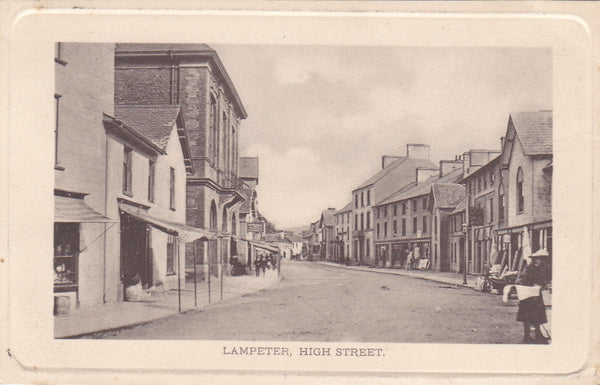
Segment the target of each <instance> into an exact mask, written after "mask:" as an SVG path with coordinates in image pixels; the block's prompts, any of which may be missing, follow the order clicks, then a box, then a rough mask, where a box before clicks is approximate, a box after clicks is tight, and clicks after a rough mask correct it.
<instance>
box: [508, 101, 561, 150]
mask: <svg viewBox="0 0 600 385" xmlns="http://www.w3.org/2000/svg"><path fill="white" fill-rule="evenodd" d="M510 120H511V121H512V124H513V126H514V128H515V130H516V131H517V135H518V136H519V140H520V142H521V145H522V146H523V153H524V154H525V155H548V154H552V111H535V112H513V113H511V114H510Z"/></svg>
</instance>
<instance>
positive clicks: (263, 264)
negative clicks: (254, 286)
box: [260, 256, 268, 277]
mask: <svg viewBox="0 0 600 385" xmlns="http://www.w3.org/2000/svg"><path fill="white" fill-rule="evenodd" d="M267 264H268V261H267V258H266V257H263V256H261V257H260V267H261V269H262V273H263V277H264V276H265V274H266V273H267Z"/></svg>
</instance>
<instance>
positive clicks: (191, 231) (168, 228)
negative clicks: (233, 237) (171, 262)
mask: <svg viewBox="0 0 600 385" xmlns="http://www.w3.org/2000/svg"><path fill="white" fill-rule="evenodd" d="M119 210H120V211H122V212H124V213H126V214H128V215H131V216H132V217H135V218H137V219H139V220H141V221H144V222H146V223H148V224H149V225H151V226H153V227H155V228H157V229H159V230H160V231H163V232H165V233H168V234H172V235H175V236H177V239H178V240H179V242H183V243H187V242H193V241H195V240H198V239H201V240H209V239H213V238H216V237H217V236H216V234H214V233H212V232H210V231H208V230H204V229H199V228H197V227H192V226H188V225H182V224H179V223H174V222H171V221H168V220H166V219H162V218H157V217H155V216H152V215H150V214H148V212H146V211H145V210H142V209H140V208H137V207H133V206H129V205H126V204H122V203H121V204H119Z"/></svg>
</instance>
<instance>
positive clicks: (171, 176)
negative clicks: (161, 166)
mask: <svg viewBox="0 0 600 385" xmlns="http://www.w3.org/2000/svg"><path fill="white" fill-rule="evenodd" d="M169 171H170V172H169V208H170V209H171V210H175V169H174V168H173V167H171V168H170V170H169Z"/></svg>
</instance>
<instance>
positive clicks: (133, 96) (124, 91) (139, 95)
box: [115, 68, 171, 105]
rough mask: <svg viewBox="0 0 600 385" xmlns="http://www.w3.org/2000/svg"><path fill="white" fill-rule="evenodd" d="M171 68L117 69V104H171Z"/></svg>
mask: <svg viewBox="0 0 600 385" xmlns="http://www.w3.org/2000/svg"><path fill="white" fill-rule="evenodd" d="M170 103H171V69H170V68H159V69H152V68H143V69H141V68H116V69H115V104H138V105H145V104H170Z"/></svg>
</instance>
